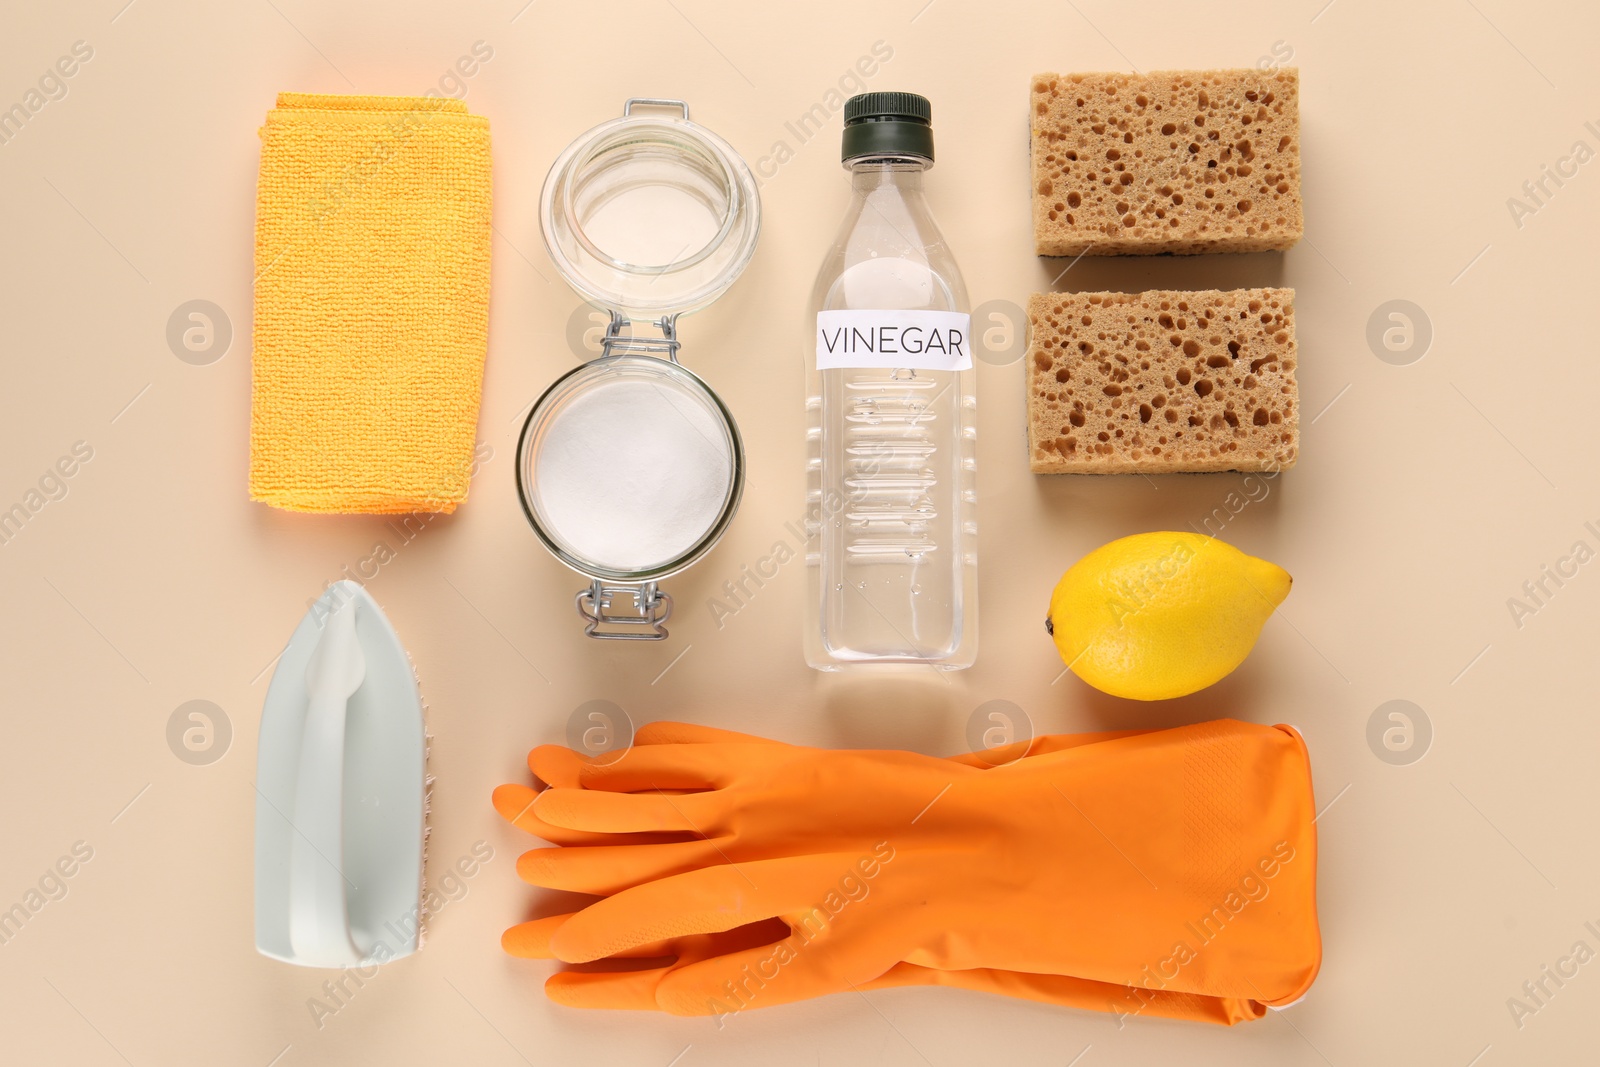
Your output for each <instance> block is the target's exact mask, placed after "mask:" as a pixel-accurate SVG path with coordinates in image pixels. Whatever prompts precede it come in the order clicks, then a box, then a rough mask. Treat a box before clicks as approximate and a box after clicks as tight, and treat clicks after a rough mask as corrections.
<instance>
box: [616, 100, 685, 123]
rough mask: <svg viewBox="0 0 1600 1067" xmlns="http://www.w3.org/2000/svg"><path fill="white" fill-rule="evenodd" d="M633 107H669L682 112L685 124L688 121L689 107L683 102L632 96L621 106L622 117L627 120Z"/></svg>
mask: <svg viewBox="0 0 1600 1067" xmlns="http://www.w3.org/2000/svg"><path fill="white" fill-rule="evenodd" d="M635 107H671V108H677V109H678V110H679V111H682V112H683V119H684V121H685V122H687V121H688V120H689V105H688V103H687V102H686V101H683V100H666V99H663V98H661V97H657V96H632V97H629V98H628V102H627V103H625V104H623V105H622V117H623V118H627V117H628V116H629V115H632V114H633V109H634V108H635Z"/></svg>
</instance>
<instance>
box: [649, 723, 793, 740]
mask: <svg viewBox="0 0 1600 1067" xmlns="http://www.w3.org/2000/svg"><path fill="white" fill-rule="evenodd" d="M633 743H634V744H635V745H716V744H745V743H753V744H761V745H781V744H783V742H782V741H773V740H771V739H770V738H766V737H757V736H756V735H755V734H742V733H740V732H739V731H737V730H720V729H718V728H717V727H715V726H699V725H696V724H695V723H692V722H665V721H663V722H652V723H646V724H645V725H643V726H641V727H639V730H638V732H637V733H635V734H634V735H633Z"/></svg>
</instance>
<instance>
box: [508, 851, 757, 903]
mask: <svg viewBox="0 0 1600 1067" xmlns="http://www.w3.org/2000/svg"><path fill="white" fill-rule="evenodd" d="M727 862H728V858H727V856H726V855H725V854H724V853H723V851H722V848H721V847H720V846H719V845H718V844H717V843H716V842H715V841H707V840H704V839H701V840H695V841H678V842H666V843H662V844H646V845H592V846H589V847H586V848H536V849H532V850H530V851H528V852H524V853H523V854H522V855H521V856H520V857H519V858H518V859H517V877H519V878H521V879H522V880H523V881H524V882H527V883H528V884H529V885H536V886H539V887H541V888H543V889H564V890H567V891H569V892H573V893H588V894H591V895H593V896H599V897H608V896H611V895H612V894H613V893H620V892H622V890H624V889H631V888H633V887H634V886H636V885H640V884H641V883H644V882H651V881H655V880H657V879H660V878H668V877H671V876H672V875H675V874H683V873H684V872H685V871H692V870H697V869H699V868H701V867H713V866H716V865H718V864H723V863H727Z"/></svg>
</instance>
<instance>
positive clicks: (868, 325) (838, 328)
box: [817, 311, 972, 370]
mask: <svg viewBox="0 0 1600 1067" xmlns="http://www.w3.org/2000/svg"><path fill="white" fill-rule="evenodd" d="M971 319H972V317H971V316H970V315H967V314H964V313H963V312H959V311H819V312H817V369H818V370H840V369H844V368H868V369H876V370H895V369H898V368H901V367H904V368H907V369H910V370H971V369H972V340H971V333H972V330H971V325H972V322H971Z"/></svg>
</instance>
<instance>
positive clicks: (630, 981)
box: [544, 965, 672, 1011]
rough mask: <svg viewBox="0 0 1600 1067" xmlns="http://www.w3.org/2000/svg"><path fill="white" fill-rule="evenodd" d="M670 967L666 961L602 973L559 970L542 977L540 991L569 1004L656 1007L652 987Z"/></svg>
mask: <svg viewBox="0 0 1600 1067" xmlns="http://www.w3.org/2000/svg"><path fill="white" fill-rule="evenodd" d="M671 970H672V968H671V966H670V965H669V966H666V967H649V968H646V969H644V970H638V971H607V972H603V973H585V972H582V971H562V972H560V973H559V974H552V975H551V976H550V977H549V978H548V979H546V980H545V983H544V995H545V996H547V997H549V998H550V999H551V1000H553V1001H555V1002H556V1003H557V1004H562V1005H565V1006H566V1007H569V1008H603V1009H611V1010H614V1011H659V1010H661V1009H659V1008H657V1007H656V987H657V986H659V985H660V984H661V979H662V978H663V977H665V976H666V975H667V974H668V973H669V972H670V971H671Z"/></svg>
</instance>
